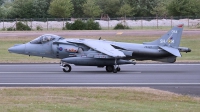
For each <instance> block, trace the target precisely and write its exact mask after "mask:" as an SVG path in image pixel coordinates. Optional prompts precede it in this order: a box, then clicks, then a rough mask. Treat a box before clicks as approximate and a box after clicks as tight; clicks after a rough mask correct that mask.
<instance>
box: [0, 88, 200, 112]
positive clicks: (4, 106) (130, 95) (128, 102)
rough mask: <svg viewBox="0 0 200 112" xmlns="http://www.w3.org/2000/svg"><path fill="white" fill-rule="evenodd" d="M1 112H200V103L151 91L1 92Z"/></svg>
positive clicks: (16, 89) (13, 89)
mask: <svg viewBox="0 0 200 112" xmlns="http://www.w3.org/2000/svg"><path fill="white" fill-rule="evenodd" d="M0 99H1V102H0V111H2V112H72V111H73V112H133V111H137V112H190V111H191V112H199V110H200V99H199V98H192V97H189V96H183V95H177V94H174V93H170V92H165V91H160V90H155V89H150V88H144V87H143V88H139V87H137V88H136V87H135V88H0Z"/></svg>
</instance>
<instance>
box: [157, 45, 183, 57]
mask: <svg viewBox="0 0 200 112" xmlns="http://www.w3.org/2000/svg"><path fill="white" fill-rule="evenodd" d="M159 47H160V48H161V49H163V50H165V51H167V52H169V53H171V54H172V55H174V56H177V57H181V54H180V52H179V50H178V49H175V48H172V47H167V46H159Z"/></svg>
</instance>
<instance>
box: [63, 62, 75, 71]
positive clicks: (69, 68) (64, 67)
mask: <svg viewBox="0 0 200 112" xmlns="http://www.w3.org/2000/svg"><path fill="white" fill-rule="evenodd" d="M60 67H61V68H62V70H63V72H71V70H72V67H71V66H70V65H69V64H66V63H63V62H60Z"/></svg>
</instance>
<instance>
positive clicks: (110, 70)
mask: <svg viewBox="0 0 200 112" xmlns="http://www.w3.org/2000/svg"><path fill="white" fill-rule="evenodd" d="M113 70H114V66H113V65H108V66H106V71H107V72H113Z"/></svg>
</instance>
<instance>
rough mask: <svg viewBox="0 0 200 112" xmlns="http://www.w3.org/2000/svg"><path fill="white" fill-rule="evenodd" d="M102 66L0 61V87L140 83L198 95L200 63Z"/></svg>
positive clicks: (199, 91)
mask: <svg viewBox="0 0 200 112" xmlns="http://www.w3.org/2000/svg"><path fill="white" fill-rule="evenodd" d="M120 67H121V71H120V72H118V73H108V72H106V71H105V68H97V67H85V66H73V65H72V71H71V72H70V73H64V72H62V70H61V68H60V67H59V65H58V64H1V65H0V86H1V87H44V86H45V87H69V86H73V87H74V86H75V87H77V86H78V87H79V86H90V87H93V86H95V87H96V86H100V87H107V86H111V87H112V86H114V87H121V86H123V87H124V86H131V87H132V86H133V87H135V86H137V87H138V86H141V87H151V88H155V89H160V90H167V91H171V92H175V93H180V94H184V95H192V96H200V64H137V65H123V66H120Z"/></svg>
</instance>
